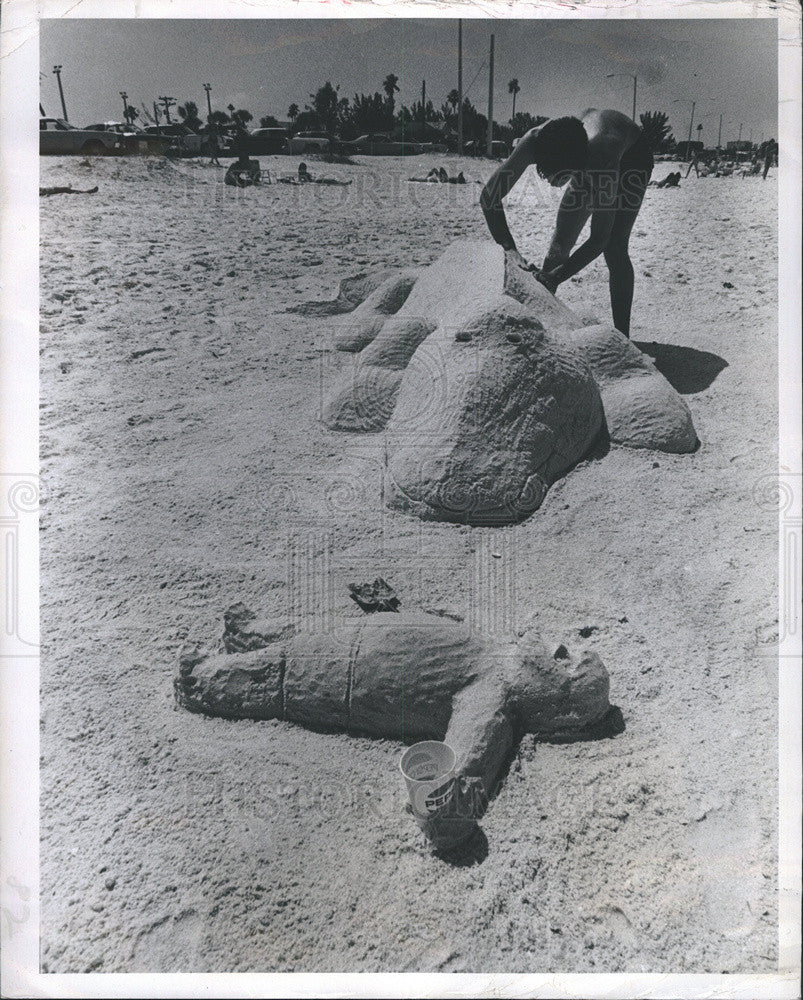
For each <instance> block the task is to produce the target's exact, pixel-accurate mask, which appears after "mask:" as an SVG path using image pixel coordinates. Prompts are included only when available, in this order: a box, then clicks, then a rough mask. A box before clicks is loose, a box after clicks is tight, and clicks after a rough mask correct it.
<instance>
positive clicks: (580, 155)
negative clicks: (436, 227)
mask: <svg viewBox="0 0 803 1000" xmlns="http://www.w3.org/2000/svg"><path fill="white" fill-rule="evenodd" d="M533 164H534V165H535V167H536V168H537V170H538V173H539V174H540V175H541V177H544V178H546V180H548V181H549V183H550V184H551V185H552V186H553V187H560V186H562V185H564V184H566V183H567V182H569V187H568V189H567V190H566V193H565V194H564V196H563V199H562V200H561V203H560V208H559V209H558V217H557V222H556V224H555V231H554V234H553V236H552V242H551V244H550V246H549V250H548V252H547V255H546V259H545V260H544V265H543V268H542V270H541V271H539V270H538V269H537V268H536V267H535V266H534V265H531V264H528V263H527V261H526V260H525V259H524V258H523V257H522V255H521V254H520V253H519V251H518V249H517V248H516V243H515V240H514V239H513V237H512V235H511V233H510V229H509V228H508V225H507V220H506V219H505V212H504V209H503V208H502V199H503V198H504V197H505V195H506V194H507V193H508V192H509V191H510V189H511V188H512V187H513V185H514V184H515V183H516V182H517V181H518V179H519V178H520V177H521V175H522V174H523V173H524V171H525V169H526V168H527V167H529V166H531V165H533ZM653 166H654V164H653V158H652V151H651V150H650V144H649V142H648V141H647V139H646V137H645V136H644V133H643V132H642V130H641V129H640V128H639V126H638V125H636V123H635V122H634V121H632V120H631V119H630V118H628V117H627V116H626V115H623V114H622V113H621V112H619V111H598V110H596V109H595V108H590V109H588V110H587V111H585V112H583V115H582V117H581V118H558V119H554V120H552V121H548V122H546V123H545V124H544V125H541V126H538V127H536V128H534V129H531V130H530V131H529V132H527V134H526V135H524V136H523V138H522V139H521V141H520V142H519V143H518V145H517V146H516V148H515V149H514V150H513V152H512V153H511V155H510V156H509V157H508V158H507V160H505V161H504V163H502V164H501V165H500V166H499V167H498V168H497V169H496V170H495V171H494V173H493V175H492V176H491V178H490V180H489V181H488V183H487V184H486V185H485V187H484V188H483V190H482V194H481V196H480V204H481V206H482V210H483V213H484V215H485V221H486V222H487V224H488V229H489V230H490V232H491V236H493V238H494V239H495V240H496V242H497V243H499V244H500V245H501V246H502V247H504V249H505V250H506V251H509V254H508V256H512V257H513V260H514V261H515V262H516V263H518V264H519V266H520V267H523V268H525V269H526V270H530V271H534V272H535V274H536V277H537V278H538V280H539V281H540V282H541V284H542V285H544V286H545V287H546V288H547V289H549V291H550V292H553V293H554V291H555V289H556V288H558V286H559V285H561V284H562V283H563V282H564V281H566V280H567V279H568V278H572V277H574V275H575V274H577V273H578V272H579V271H582V270H583V268H584V267H587V266H588V265H589V264H590V263H591V262H592V261H593V260H596V259H597V257H599V255H600V254H604V256H605V263H606V264H607V265H608V272H609V275H610V281H609V285H610V295H611V309H612V312H613V322H614V326H615V327H616V329H617V330H620V331H621V332H622V333H624V334H625V335H626V336H629V335H630V311H631V307H632V304H633V283H634V279H633V265H632V263H631V262H630V255H629V252H628V247H629V243H630V233H631V231H632V229H633V224H634V223H635V221H636V216H637V215H638V213H639V209H640V208H641V203H642V200H643V198H644V192H645V191H646V189H647V184H648V183H649V180H650V175H651V174H652V170H653ZM589 216H590V217H591V231H590V234H589V237H588V239H587V240H586V241H585V243H583V245H582V246H581V247H579V249H577V250H575V252H574V253H572V252H571V251H572V248H573V247H574V244H575V243H576V242H577V239H578V237H579V235H580V232H581V230H582V228H583V226H584V225H585V223H586V221H587V220H588V218H589Z"/></svg>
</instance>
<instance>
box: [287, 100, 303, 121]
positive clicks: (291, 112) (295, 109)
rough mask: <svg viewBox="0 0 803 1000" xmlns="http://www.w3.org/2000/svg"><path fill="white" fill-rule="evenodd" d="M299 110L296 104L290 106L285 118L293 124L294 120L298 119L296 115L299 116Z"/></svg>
mask: <svg viewBox="0 0 803 1000" xmlns="http://www.w3.org/2000/svg"><path fill="white" fill-rule="evenodd" d="M300 110H301V109H300V108H299V106H298V105H297V104H291V105H290V107H289V108H288V109H287V117H288V118H289V119H290V121H291V122H294V121H295V120H296V118H298V114H299V111H300Z"/></svg>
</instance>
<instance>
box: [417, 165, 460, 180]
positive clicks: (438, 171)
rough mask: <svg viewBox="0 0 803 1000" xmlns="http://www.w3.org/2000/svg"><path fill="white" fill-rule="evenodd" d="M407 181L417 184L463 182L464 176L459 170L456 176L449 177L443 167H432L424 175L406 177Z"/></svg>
mask: <svg viewBox="0 0 803 1000" xmlns="http://www.w3.org/2000/svg"><path fill="white" fill-rule="evenodd" d="M407 180H408V181H415V182H416V183H418V184H465V183H466V178H465V177H464V176H463V171H462V170H461V171H460V173H459V174H458V175H457V177H450V176H449V175H448V174H447V173H446V170H445V169H444V168H443V167H433V168H432V170H430V172H429V173H428V174H427V176H426V177H408V178H407Z"/></svg>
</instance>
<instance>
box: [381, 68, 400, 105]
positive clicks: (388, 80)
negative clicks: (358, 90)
mask: <svg viewBox="0 0 803 1000" xmlns="http://www.w3.org/2000/svg"><path fill="white" fill-rule="evenodd" d="M382 89H383V90H384V91H385V94H386V96H387V101H388V104H389V105H390V111H391V114H393V105H394V98H393V95H394V94H396V93H398V91H399V78H398V77H397V76H396V74H395V73H388V75H387V76H386V77H385V79H384V80H383V81H382Z"/></svg>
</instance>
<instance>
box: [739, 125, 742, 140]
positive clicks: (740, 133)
mask: <svg viewBox="0 0 803 1000" xmlns="http://www.w3.org/2000/svg"><path fill="white" fill-rule="evenodd" d="M741 141H742V122H739V142H741Z"/></svg>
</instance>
